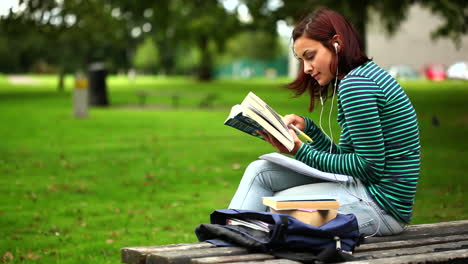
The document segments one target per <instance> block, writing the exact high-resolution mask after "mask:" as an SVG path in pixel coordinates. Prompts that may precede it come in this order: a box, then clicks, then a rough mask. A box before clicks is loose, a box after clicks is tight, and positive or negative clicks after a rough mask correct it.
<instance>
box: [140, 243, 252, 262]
mask: <svg viewBox="0 0 468 264" xmlns="http://www.w3.org/2000/svg"><path fill="white" fill-rule="evenodd" d="M247 253H248V251H247V249H245V248H241V247H215V248H202V249H191V250H177V251H168V252H160V253H150V254H148V255H147V257H146V264H169V263H171V264H185V263H190V260H191V259H194V258H203V257H215V256H229V255H241V254H247Z"/></svg>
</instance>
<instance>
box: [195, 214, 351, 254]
mask: <svg viewBox="0 0 468 264" xmlns="http://www.w3.org/2000/svg"><path fill="white" fill-rule="evenodd" d="M232 218H235V219H241V220H259V221H262V222H264V223H267V224H268V227H269V228H268V229H269V231H268V232H265V231H259V230H257V229H253V228H250V227H247V226H243V225H229V224H227V220H228V219H232ZM210 220H211V224H201V225H199V226H198V227H197V228H196V229H195V233H196V235H197V237H198V240H199V241H207V242H210V243H212V244H215V245H217V246H236V245H237V246H243V247H246V248H248V249H251V250H252V251H257V252H268V253H272V254H274V255H277V256H279V257H282V258H289V259H294V260H299V261H303V262H306V263H314V261H316V260H320V261H324V262H337V261H344V260H349V259H350V258H352V257H351V255H349V254H348V253H351V252H353V251H354V248H355V247H356V246H358V245H359V241H360V233H359V228H358V223H357V219H356V217H355V216H354V215H353V214H346V215H345V214H338V215H337V217H336V218H335V219H333V220H331V221H329V222H328V223H326V224H324V225H322V226H320V227H315V226H312V225H308V224H305V223H303V222H301V221H299V220H297V219H296V218H294V217H292V216H290V215H287V214H280V213H272V212H259V211H250V210H235V209H220V210H216V211H214V212H213V213H211V217H210ZM298 252H299V253H298ZM323 255H325V256H326V257H325V259H323V258H321V257H320V256H323Z"/></svg>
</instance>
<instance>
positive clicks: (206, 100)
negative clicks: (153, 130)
mask: <svg viewBox="0 0 468 264" xmlns="http://www.w3.org/2000/svg"><path fill="white" fill-rule="evenodd" d="M135 94H136V96H137V97H138V104H139V105H140V106H144V105H146V103H147V100H148V97H158V98H170V100H171V106H172V107H173V108H178V107H179V106H180V99H181V98H196V99H197V100H198V101H199V103H198V107H200V108H210V107H212V106H213V102H214V101H215V100H216V99H218V95H217V94H215V93H187V92H178V91H160V90H138V91H136V92H135Z"/></svg>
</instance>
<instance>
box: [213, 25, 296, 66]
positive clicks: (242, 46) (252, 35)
mask: <svg viewBox="0 0 468 264" xmlns="http://www.w3.org/2000/svg"><path fill="white" fill-rule="evenodd" d="M287 54H288V50H287V47H286V44H284V43H282V42H281V39H280V38H279V36H277V35H272V34H269V33H267V32H263V31H246V32H241V33H239V34H237V35H235V36H234V37H233V38H231V39H229V40H228V42H227V44H226V52H225V53H223V54H222V55H221V56H220V57H221V59H220V60H219V61H218V63H220V64H225V63H230V62H233V61H235V60H239V59H243V58H248V59H254V60H269V59H274V58H277V57H280V56H287Z"/></svg>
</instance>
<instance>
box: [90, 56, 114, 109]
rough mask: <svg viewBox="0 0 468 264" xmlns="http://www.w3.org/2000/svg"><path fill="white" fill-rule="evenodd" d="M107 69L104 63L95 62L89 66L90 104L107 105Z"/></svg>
mask: <svg viewBox="0 0 468 264" xmlns="http://www.w3.org/2000/svg"><path fill="white" fill-rule="evenodd" d="M106 77H107V70H106V67H105V66H104V64H103V63H93V64H91V65H90V66H89V72H88V85H89V104H90V105H94V106H107V105H109V101H108V99H107V85H106Z"/></svg>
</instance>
